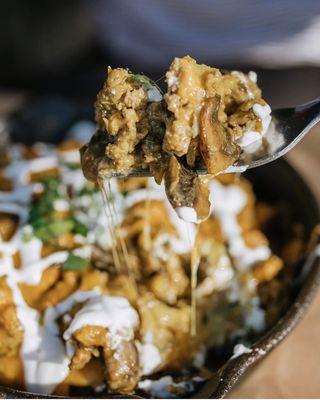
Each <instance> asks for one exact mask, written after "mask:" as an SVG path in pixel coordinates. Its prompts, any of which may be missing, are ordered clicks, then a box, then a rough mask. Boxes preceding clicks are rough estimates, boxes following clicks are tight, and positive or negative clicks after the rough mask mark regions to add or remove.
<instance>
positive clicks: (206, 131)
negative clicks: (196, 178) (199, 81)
mask: <svg viewBox="0 0 320 400" xmlns="http://www.w3.org/2000/svg"><path fill="white" fill-rule="evenodd" d="M220 105H221V97H220V96H218V95H216V96H214V97H210V98H208V99H206V100H205V101H204V106H203V107H202V109H201V112H200V131H199V137H200V151H201V153H202V156H203V159H204V162H205V164H206V167H207V170H208V173H210V174H213V175H216V174H218V173H219V172H221V171H224V170H225V169H226V168H227V167H229V166H230V165H232V164H233V163H234V162H235V161H237V159H238V158H239V156H240V153H241V149H240V147H239V146H238V145H237V144H236V143H234V142H233V140H232V137H231V136H230V134H229V133H228V132H227V130H226V129H225V128H224V127H223V125H222V124H221V123H220V122H219V119H218V113H219V108H220Z"/></svg>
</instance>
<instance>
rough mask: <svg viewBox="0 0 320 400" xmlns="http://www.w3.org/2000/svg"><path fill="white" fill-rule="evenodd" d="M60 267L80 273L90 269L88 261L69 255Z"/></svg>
mask: <svg viewBox="0 0 320 400" xmlns="http://www.w3.org/2000/svg"><path fill="white" fill-rule="evenodd" d="M62 267H63V269H65V270H68V271H81V270H83V269H86V268H89V267H90V261H89V260H87V259H85V258H82V257H79V256H75V255H74V254H72V253H70V254H69V255H68V258H67V259H66V261H65V262H64V263H63V265H62Z"/></svg>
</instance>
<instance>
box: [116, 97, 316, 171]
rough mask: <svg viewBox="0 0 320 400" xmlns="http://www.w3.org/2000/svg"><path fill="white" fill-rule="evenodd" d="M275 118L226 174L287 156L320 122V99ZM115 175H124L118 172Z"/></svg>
mask: <svg viewBox="0 0 320 400" xmlns="http://www.w3.org/2000/svg"><path fill="white" fill-rule="evenodd" d="M271 116H272V121H271V124H270V127H269V129H268V131H267V132H266V133H265V135H264V136H263V138H262V139H261V140H259V141H258V142H254V143H252V144H251V145H250V146H247V147H246V148H245V149H244V151H243V153H242V155H241V157H240V159H239V160H238V161H237V162H236V163H235V164H234V165H232V166H231V167H229V168H228V169H227V170H226V171H224V172H243V171H245V170H246V169H249V168H256V167H260V166H261V165H265V164H268V163H269V162H272V161H274V160H276V159H277V158H280V157H282V156H283V155H284V154H286V153H287V152H288V151H289V150H291V149H292V148H293V147H294V146H295V145H296V144H297V143H298V142H299V141H300V140H301V139H302V138H303V137H304V136H305V135H306V134H307V133H308V132H309V131H310V129H311V128H312V127H313V126H314V125H315V124H316V123H318V122H319V121H320V98H317V99H315V100H313V101H311V102H309V103H306V104H302V105H299V106H296V107H290V108H280V109H277V110H273V111H272V113H271ZM197 172H198V174H201V175H203V174H207V171H206V169H205V168H199V169H197ZM112 176H114V177H121V176H124V175H123V174H121V173H114V174H112ZM125 176H126V177H128V176H129V177H147V176H150V171H149V170H143V169H141V170H132V171H131V172H130V173H129V174H126V175H125Z"/></svg>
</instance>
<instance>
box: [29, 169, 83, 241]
mask: <svg viewBox="0 0 320 400" xmlns="http://www.w3.org/2000/svg"><path fill="white" fill-rule="evenodd" d="M41 183H42V184H43V188H44V192H43V195H41V197H40V198H39V199H36V200H35V201H34V203H33V205H32V207H31V210H30V214H29V221H28V222H29V224H30V225H31V226H32V228H33V234H34V236H36V237H38V238H39V239H40V240H42V241H44V242H47V241H49V240H50V239H54V238H57V237H59V236H61V235H63V234H65V233H68V232H72V233H77V234H80V235H82V236H86V235H87V233H88V228H87V227H86V226H85V225H84V224H83V223H82V222H80V221H78V220H77V219H76V218H75V217H74V216H73V215H72V214H71V215H69V214H68V215H67V216H65V217H63V216H61V217H58V216H57V213H56V211H55V209H54V202H55V200H57V199H61V198H63V199H65V200H68V195H67V193H66V192H65V190H64V189H63V187H62V186H61V183H60V181H59V179H58V178H56V177H47V178H45V179H43V180H42V181H41Z"/></svg>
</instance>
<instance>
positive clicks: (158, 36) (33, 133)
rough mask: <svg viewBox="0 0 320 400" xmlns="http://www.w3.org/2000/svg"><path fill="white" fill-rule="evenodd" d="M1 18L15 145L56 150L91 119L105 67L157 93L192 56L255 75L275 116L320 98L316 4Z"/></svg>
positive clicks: (102, 9)
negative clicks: (149, 81)
mask: <svg viewBox="0 0 320 400" xmlns="http://www.w3.org/2000/svg"><path fill="white" fill-rule="evenodd" d="M0 9H1V12H0V26H1V33H0V59H1V63H0V116H3V115H8V113H9V114H11V111H12V110H13V109H19V108H21V106H22V105H23V107H22V109H23V110H21V112H20V113H18V115H17V114H15V116H14V117H15V123H14V124H13V127H12V131H13V136H14V138H15V139H17V140H25V141H33V140H34V139H42V140H44V139H46V140H59V139H60V138H61V136H62V135H63V132H64V131H65V128H66V127H67V126H68V125H70V123H72V122H73V121H74V120H76V119H79V118H85V119H86V118H92V116H93V107H92V104H93V101H94V99H95V95H96V92H97V91H98V90H99V88H100V87H101V85H102V82H103V80H104V78H105V74H106V67H107V66H108V65H111V66H127V67H129V68H130V69H132V70H133V71H136V72H143V73H145V74H146V75H150V77H152V78H153V79H155V80H158V82H159V83H160V85H161V84H162V83H163V78H164V73H165V70H166V69H167V68H168V66H169V64H170V62H171V61H172V59H173V58H174V57H175V56H183V55H186V54H189V55H191V56H192V57H194V58H196V59H197V60H198V61H199V62H203V63H209V64H210V65H213V66H218V67H223V68H240V69H243V70H245V71H248V70H251V69H254V70H255V71H257V72H258V77H259V81H258V82H259V85H260V86H261V87H262V89H263V91H264V97H265V98H266V99H267V101H269V102H270V103H271V105H272V106H274V107H277V106H283V105H291V104H298V103H302V102H305V101H308V100H310V99H312V98H315V97H317V96H319V87H320V2H319V0H304V1H298V0H268V1H263V0H258V1H254V0H87V1H84V0H68V1H62V0H55V1H52V0H32V1H24V0H2V1H1V6H0ZM46 127H48V129H46ZM21 129H22V131H23V132H21Z"/></svg>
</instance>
